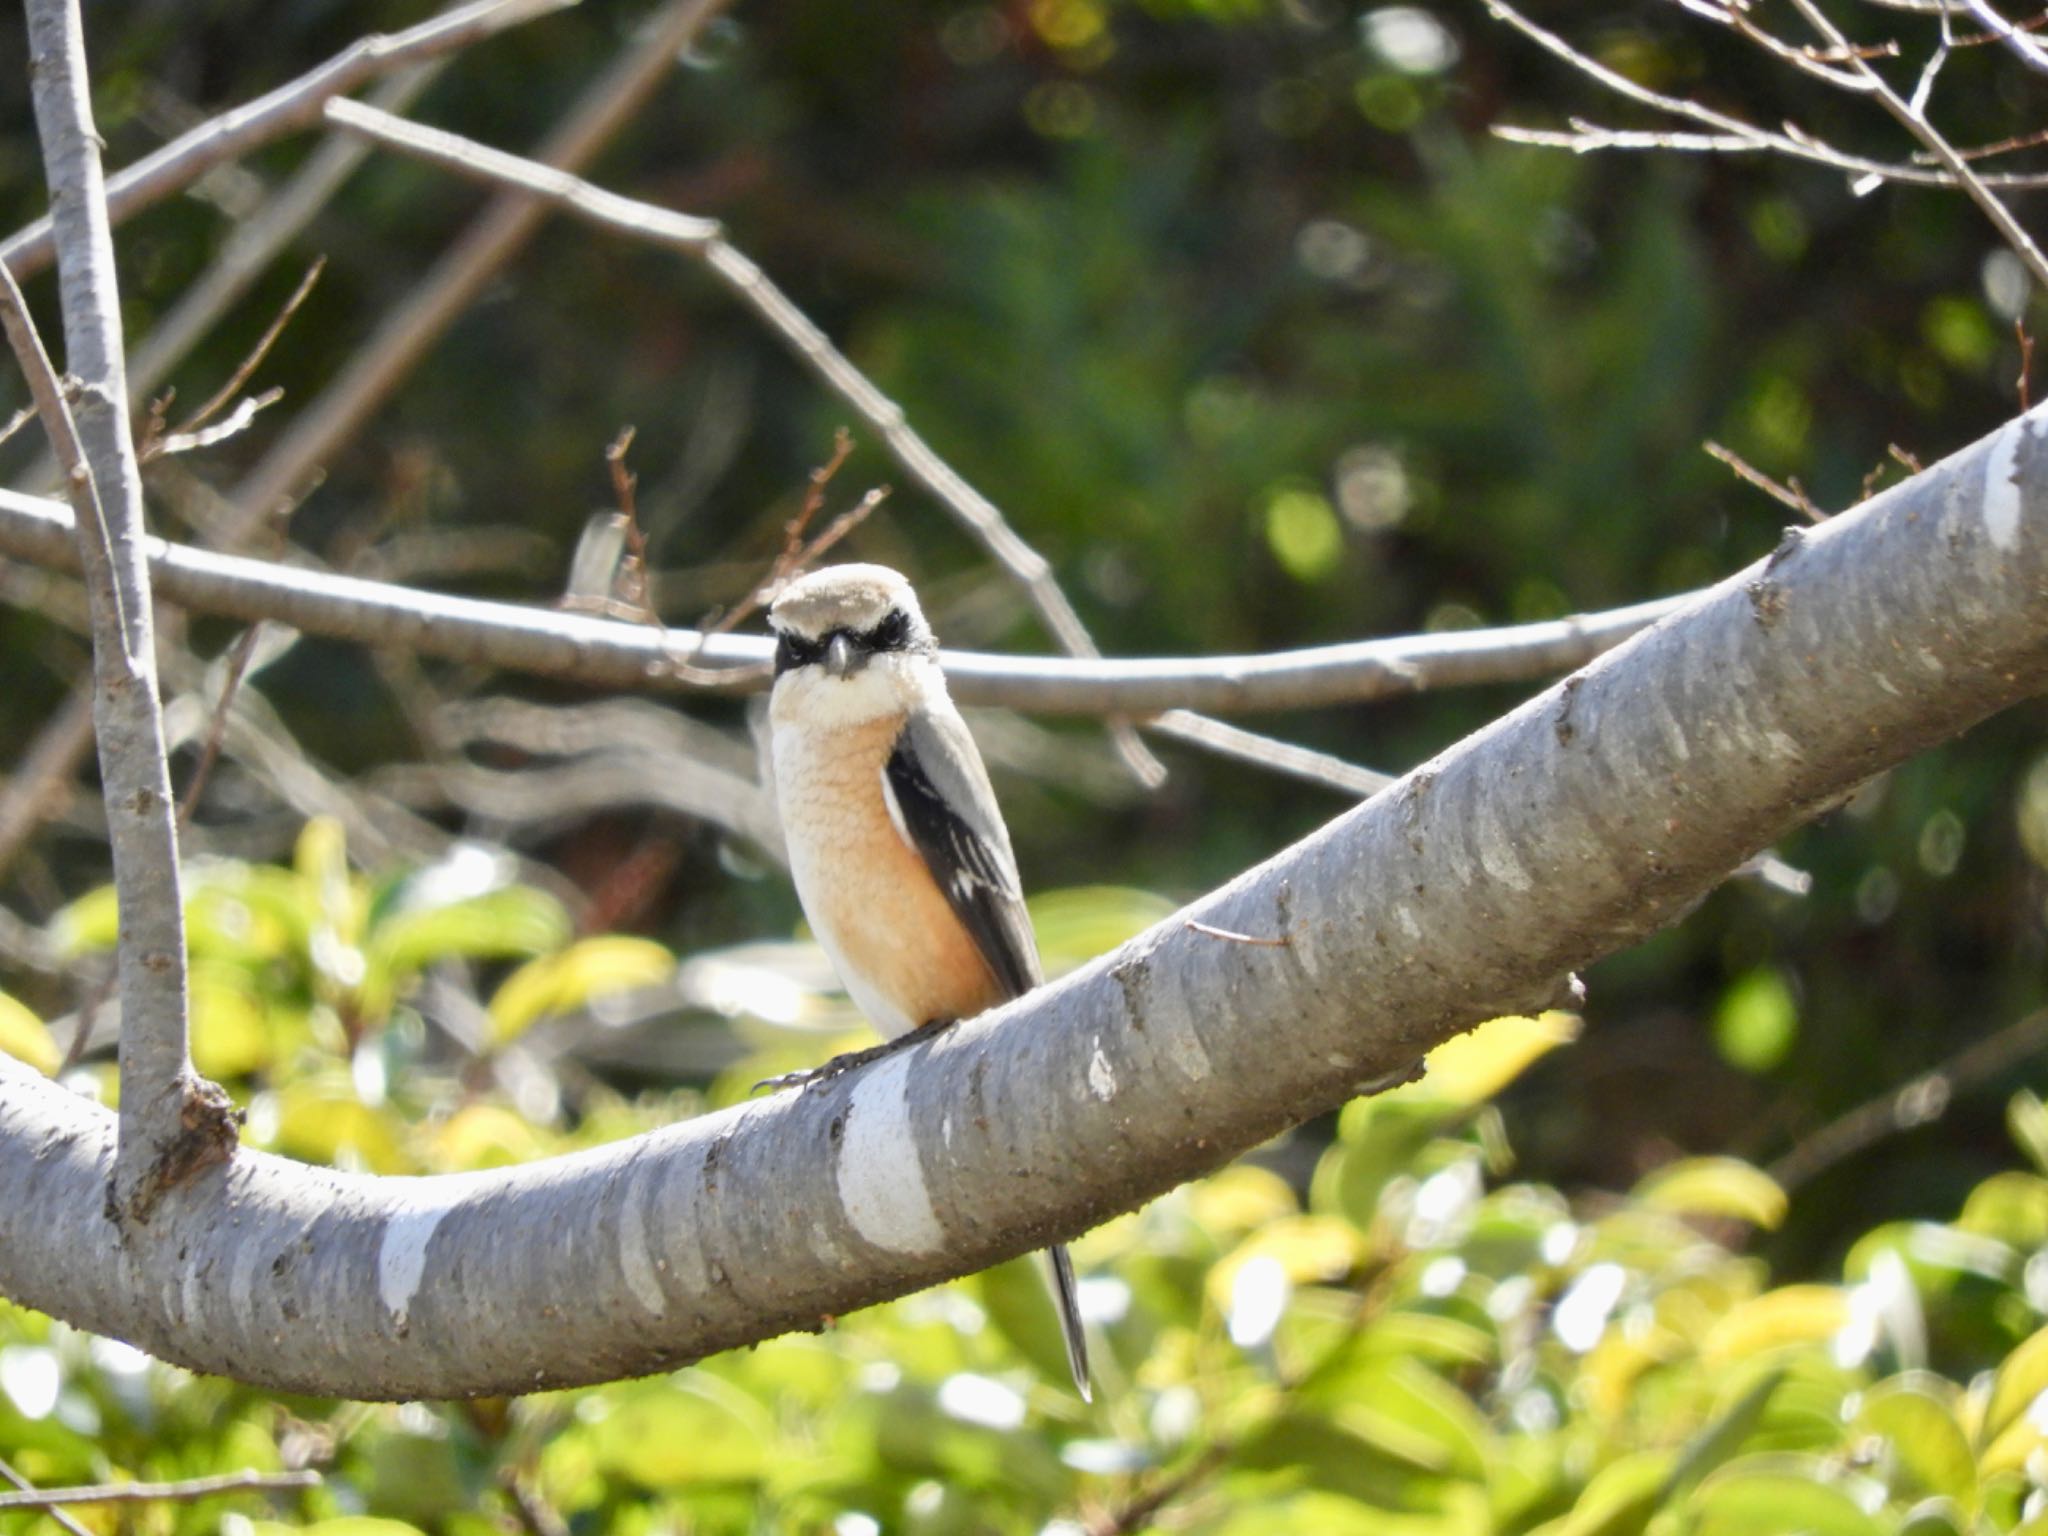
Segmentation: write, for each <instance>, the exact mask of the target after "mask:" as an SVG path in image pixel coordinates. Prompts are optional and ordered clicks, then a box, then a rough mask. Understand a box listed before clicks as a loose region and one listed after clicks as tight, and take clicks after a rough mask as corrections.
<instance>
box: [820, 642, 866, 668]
mask: <svg viewBox="0 0 2048 1536" xmlns="http://www.w3.org/2000/svg"><path fill="white" fill-rule="evenodd" d="M866 660H867V658H866V657H865V656H863V655H862V654H861V653H860V652H859V651H856V650H855V649H854V648H853V642H852V641H851V640H849V639H848V638H847V637H846V636H845V635H834V636H833V637H832V638H831V639H830V640H828V641H826V642H825V671H826V674H827V675H828V676H831V677H847V676H850V675H851V674H853V673H855V672H858V671H859V670H860V665H861V663H862V662H864V661H866Z"/></svg>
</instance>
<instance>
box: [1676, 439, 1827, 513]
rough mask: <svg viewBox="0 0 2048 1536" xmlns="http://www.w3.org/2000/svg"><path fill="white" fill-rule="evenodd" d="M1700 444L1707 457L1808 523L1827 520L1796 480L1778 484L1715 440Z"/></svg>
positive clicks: (1732, 450)
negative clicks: (1788, 508) (1723, 465)
mask: <svg viewBox="0 0 2048 1536" xmlns="http://www.w3.org/2000/svg"><path fill="white" fill-rule="evenodd" d="M1702 446H1703V447H1704V448H1705V449H1706V450H1707V457H1708V458H1711V459H1719V460H1720V461H1721V462H1722V463H1723V464H1726V465H1727V466H1728V467H1729V468H1730V469H1732V470H1734V471H1735V473H1736V475H1737V477H1738V478H1740V479H1743V480H1747V481H1748V482H1749V483H1750V484H1751V485H1753V486H1755V487H1756V488H1757V489H1758V490H1760V491H1762V492H1764V493H1765V494H1766V495H1768V496H1770V497H1771V498H1772V499H1773V500H1775V501H1778V502H1782V503H1783V504H1784V505H1785V506H1788V507H1790V508H1791V509H1792V510H1793V511H1795V512H1797V513H1798V514H1799V515H1800V516H1801V517H1804V518H1805V519H1806V520H1807V521H1808V522H1809V523H1819V522H1825V521H1826V520H1827V514H1826V513H1825V512H1823V511H1821V510H1820V508H1818V507H1816V506H1815V505H1814V504H1813V503H1812V501H1810V500H1809V499H1808V498H1807V495H1806V488H1805V487H1804V486H1802V485H1801V484H1800V483H1799V482H1798V481H1797V480H1793V481H1791V482H1790V483H1789V484H1787V485H1780V484H1779V483H1778V482H1777V481H1775V480H1773V479H1772V478H1771V477H1770V476H1769V475H1767V474H1765V473H1764V472H1763V471H1762V470H1760V469H1758V468H1757V467H1756V466H1755V465H1754V464H1751V463H1750V462H1749V461H1748V460H1747V459H1745V458H1743V456H1742V455H1741V454H1739V453H1737V452H1736V451H1735V450H1734V449H1732V448H1724V447H1722V446H1721V445H1720V444H1719V443H1716V442H1708V443H1705V444H1703V445H1702Z"/></svg>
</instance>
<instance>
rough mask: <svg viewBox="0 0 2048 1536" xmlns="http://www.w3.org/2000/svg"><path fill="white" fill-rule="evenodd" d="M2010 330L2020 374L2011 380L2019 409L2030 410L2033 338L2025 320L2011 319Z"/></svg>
mask: <svg viewBox="0 0 2048 1536" xmlns="http://www.w3.org/2000/svg"><path fill="white" fill-rule="evenodd" d="M2012 330H2013V335H2015V336H2017V337H2018V338H2019V343H2020V376H2019V377H2018V378H2017V379H2015V380H2014V381H2013V382H2014V384H2015V385H2016V386H2017V388H2018V389H2019V392H2020V409H2021V410H2022V411H2030V410H2032V409H2033V408H2034V407H2033V380H2034V338H2033V337H2032V336H2030V335H2028V334H2027V322H2026V321H2024V320H2015V321H2013V323H2012ZM1894 451H1895V452H1896V451H1897V450H1894Z"/></svg>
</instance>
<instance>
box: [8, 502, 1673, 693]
mask: <svg viewBox="0 0 2048 1536" xmlns="http://www.w3.org/2000/svg"><path fill="white" fill-rule="evenodd" d="M147 548H148V552H149V557H150V562H151V570H152V572H153V574H154V578H155V583H156V590H157V593H158V595H159V596H160V597H161V598H162V599H163V600H164V601H166V602H170V603H176V604H180V605H183V606H185V607H187V608H192V609H196V610H199V611H202V612H206V613H213V614H218V615H221V616H223V617H227V618H237V619H242V620H245V621H250V622H253V621H255V620H257V619H275V620H277V621H279V622H280V623H284V624H289V625H291V626H293V627H294V628H297V629H302V630H305V631H307V632H308V633H312V634H320V635H326V636H329V637H331V638H334V639H341V640H353V641H356V642H358V643H360V644H364V645H371V646H402V647H405V648H407V649H410V650H412V651H415V652H417V653H419V654H421V655H426V656H440V657H445V658H448V659H450V660H456V661H465V662H473V663H482V664H485V665H488V666H494V667H502V668H504V669H506V670H508V671H515V672H532V673H537V674H540V675H544V676H548V677H556V678H563V679H570V680H574V681H577V682H581V683H585V684H588V685H590V686H592V687H599V688H646V687H649V686H653V687H657V688H664V689H670V690H675V691H690V690H694V689H698V688H701V687H705V686H716V687H718V688H721V689H723V690H724V691H727V692H737V691H743V690H744V689H746V688H748V687H759V686H763V685H764V684H765V681H766V679H765V676H760V675H752V676H750V675H748V674H747V673H746V672H745V671H744V670H743V669H750V668H751V669H758V668H761V667H763V666H764V664H765V663H767V662H768V661H769V660H770V659H771V656H772V651H773V647H772V646H771V645H770V643H769V642H768V641H767V640H766V639H765V638H762V637H759V636H751V635H718V636H713V637H710V638H709V639H708V640H707V639H706V638H705V637H704V636H702V635H700V634H698V633H697V632H696V631H695V630H682V629H679V630H667V631H660V632H658V631H654V630H651V629H649V628H647V627H646V626H644V625H636V624H624V623H617V622H612V621H607V620H603V619H596V618H589V617H585V616H583V615H580V614H570V613H559V612H555V611H553V610H551V609H546V608H527V607H520V606H517V605H514V604H510V603H493V602H483V601H479V600H477V599H474V598H461V597H448V596H443V595H441V594H439V593H432V592H421V591H417V590H414V589H411V588H407V587H396V586H390V585H387V584H384V583H382V582H374V581H363V580H359V579H357V578H353V577H347V576H335V575H329V574H326V573H324V572H319V571H311V570H304V569H295V568H293V567H290V566H285V565H280V564H275V563H272V562H269V561H262V560H250V559H246V558H243V557H240V556H236V555H222V554H214V553H212V552H210V551H206V550H199V549H194V548H192V547H191V546H189V545H183V544H168V543H165V542H162V541H160V540H154V539H152V540H150V541H148V544H147ZM0 554H6V555H12V556H14V557H16V558H18V559H22V560H29V561H33V562H35V563H37V564H39V565H47V566H52V567H56V568H58V569H67V570H75V569H76V568H77V562H78V552H77V550H76V548H75V547H74V545H73V542H72V533H71V518H70V516H69V515H68V513H67V512H66V511H65V509H64V508H63V507H61V506H59V505H57V504H56V503H53V502H49V501H46V500H44V499H43V498H41V497H37V496H24V495H22V494H20V493H19V492H16V491H9V490H6V489H4V488H0ZM1700 595H1701V594H1698V593H1682V594H1679V595H1677V596H1673V597H1666V598H1658V599H1655V600H1653V601H1651V602H1647V603H1637V604H1634V605H1632V606H1630V607H1627V608H1616V609H1610V610H1608V611H1606V612H1604V613H1590V614H1580V615H1577V616H1575V617H1573V618H1568V619H1550V620H1545V621H1543V622H1541V623H1536V624H1521V625H1513V626H1509V627H1506V628H1501V629H1480V630H1457V631H1448V632H1445V633H1441V634H1426V635H1407V636H1397V637H1392V638H1388V639H1382V640H1356V641H1349V642H1346V643H1343V644H1339V645H1326V646H1314V647H1311V648H1308V649H1305V650H1298V651H1278V652H1271V653H1268V654H1265V655H1255V656H1211V657H1202V658H1195V659H1187V658H1166V657H1160V658H1151V659H1141V660H1114V659H1111V660H1102V661H1082V660H1075V659H1072V658H1068V657H1059V656H1006V655H991V654H987V653H974V652H965V651H948V652H944V653H942V655H941V658H940V659H941V661H942V662H943V663H944V665H945V667H946V670H947V675H948V676H949V678H950V679H951V680H952V683H953V688H954V692H955V694H956V695H957V696H958V697H959V698H960V700H961V701H962V702H963V703H967V704H1000V705H1004V706H1006V707H1008V708H1011V709H1018V710H1024V711H1028V712H1032V713H1039V714H1067V715H1101V714H1108V713H1112V712H1114V713H1118V714H1125V715H1131V716H1143V715H1153V714H1158V713H1161V712H1163V711H1165V710H1170V709H1181V708H1198V709H1203V710H1211V711H1223V712H1225V713H1232V712H1239V711H1251V710H1267V709H1313V708H1316V707H1318V706H1321V705H1325V704H1332V703H1339V702H1348V703H1360V702H1364V701H1368V700H1373V699H1386V698H1395V697H1403V696H1406V695H1409V694H1414V693H1419V692H1423V691H1426V690H1431V689H1439V688H1462V687H1472V686H1477V685H1480V684H1489V683H1503V682H1520V681H1526V680H1528V679H1530V678H1536V677H1545V676H1550V675H1552V674H1554V673H1557V672H1561V671H1568V670H1570V669H1571V668H1573V667H1577V666H1583V665H1584V664H1585V663H1586V662H1588V661H1590V660H1592V659H1593V658H1594V657H1595V656H1598V655H1599V654H1600V653H1601V652H1603V651H1606V650H1609V649H1611V648H1612V647H1614V646H1616V645H1618V644H1620V643H1621V642H1622V641H1623V640H1626V639H1627V638H1629V637H1630V636H1631V635H1634V634H1635V633H1637V632H1638V631H1640V630H1643V629H1647V628H1648V627H1649V626H1650V625H1652V624H1654V623H1656V622H1657V621H1658V620H1659V619H1662V618H1664V617H1665V616H1667V615H1669V614H1672V613H1675V612H1676V611H1677V610H1678V609H1680V608H1682V607H1684V606H1686V605H1687V604H1688V603H1691V602H1693V601H1695V600H1696V599H1697V598H1699V597H1700ZM693 655H696V656H698V658H699V660H700V661H701V662H702V667H701V668H700V670H701V671H703V672H706V673H710V674H712V677H711V681H710V682H709V683H707V682H706V681H705V680H704V679H702V678H694V677H686V676H684V675H681V674H679V673H678V672H677V671H676V670H675V668H676V665H677V663H679V662H685V661H688V660H689V659H690V657H692V656H693Z"/></svg>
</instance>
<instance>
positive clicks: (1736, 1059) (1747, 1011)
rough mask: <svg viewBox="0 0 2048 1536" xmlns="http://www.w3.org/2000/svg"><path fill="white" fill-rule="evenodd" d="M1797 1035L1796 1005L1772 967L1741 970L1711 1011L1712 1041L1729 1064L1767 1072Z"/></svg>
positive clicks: (1788, 990) (1788, 987) (1781, 978)
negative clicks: (1712, 1023)
mask: <svg viewBox="0 0 2048 1536" xmlns="http://www.w3.org/2000/svg"><path fill="white" fill-rule="evenodd" d="M1798 1036H1799V1008H1798V1005H1797V1004H1796V1003H1795V1002H1794V1001H1793V998H1792V988H1791V986H1790V985H1789V984H1788V983H1787V982H1786V980H1785V977H1784V975H1783V973H1781V972H1780V971H1779V970H1778V969H1777V968H1776V967H1775V966H1768V965H1762V966H1758V967H1757V968H1756V969H1755V970H1751V971H1745V972H1743V973H1742V974H1741V975H1740V976H1738V977H1736V978H1735V980H1734V981H1732V982H1730V983H1729V985H1728V990H1727V991H1725V992H1723V993H1722V994H1721V1004H1720V1007H1718V1008H1717V1009H1716V1010H1715V1011H1714V1045H1715V1047H1716V1048H1717V1049H1718V1050H1719V1051H1720V1052H1721V1055H1722V1058H1723V1059H1724V1060H1726V1061H1727V1062H1728V1063H1729V1065H1731V1066H1735V1067H1740V1068H1741V1069H1742V1070H1743V1071H1745V1072H1768V1071H1770V1070H1771V1068H1773V1067H1775V1066H1776V1065H1777V1064H1778V1063H1779V1062H1781V1061H1783V1060H1784V1059H1785V1056H1786V1053H1787V1052H1789V1051H1790V1050H1791V1049H1792V1042H1793V1041H1794V1040H1796V1039H1797V1038H1798Z"/></svg>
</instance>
